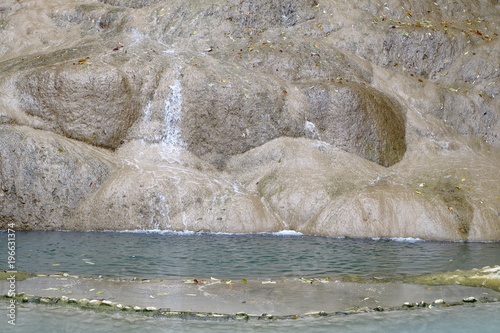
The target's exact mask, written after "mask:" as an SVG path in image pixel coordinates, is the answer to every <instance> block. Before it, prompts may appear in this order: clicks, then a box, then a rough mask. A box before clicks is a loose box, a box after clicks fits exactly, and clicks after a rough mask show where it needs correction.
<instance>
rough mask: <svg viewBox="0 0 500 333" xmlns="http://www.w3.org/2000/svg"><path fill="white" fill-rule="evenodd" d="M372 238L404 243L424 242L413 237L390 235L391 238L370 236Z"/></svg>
mask: <svg viewBox="0 0 500 333" xmlns="http://www.w3.org/2000/svg"><path fill="white" fill-rule="evenodd" d="M371 239H372V240H375V241H378V240H391V241H394V242H406V243H417V242H425V240H424V239H420V238H413V237H392V238H380V237H372V238H371Z"/></svg>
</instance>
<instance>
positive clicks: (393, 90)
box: [0, 0, 500, 241]
mask: <svg viewBox="0 0 500 333" xmlns="http://www.w3.org/2000/svg"><path fill="white" fill-rule="evenodd" d="M498 6H499V5H498V4H496V3H495V2H494V1H486V2H481V3H470V2H468V1H456V2H454V3H453V4H450V3H447V2H444V1H443V2H441V1H420V2H419V3H418V4H413V3H412V4H408V3H407V2H405V1H401V0H391V1H386V2H385V3H384V4H383V5H382V4H378V3H376V2H373V1H362V2H361V1H360V2H356V1H355V2H352V1H341V0H325V1H313V0H311V1H302V2H297V1H287V0H273V1H263V0H262V1H261V0H249V1H232V0H219V1H215V0H204V1H189V2H186V1H168V2H167V1H161V0H155V1H125V0H113V1H111V0H109V1H107V0H106V1H104V0H103V1H89V0H87V1H84V0H72V1H65V2H60V1H54V0H36V1H31V2H17V1H7V2H5V3H4V4H3V5H2V6H1V7H0V32H1V34H0V36H1V37H0V87H1V88H0V124H1V126H0V185H1V186H2V191H1V192H0V227H2V228H6V227H7V225H8V224H9V223H13V224H15V225H16V228H18V229H28V230H29V229H75V230H88V229H97V230H103V229H111V230H120V229H142V228H146V229H151V228H154V229H174V230H195V231H223V232H259V231H277V230H281V229H294V230H297V231H301V232H305V233H314V234H321V235H330V236H347V237H418V238H425V239H439V240H471V241H478V240H499V239H500V199H499V196H500V188H499V187H498V184H499V183H500V178H499V177H500V174H499V173H498V167H499V166H500V141H499V136H498V133H500V122H499V120H498V119H499V114H498V112H499V111H498V110H500V105H499V101H498V100H499V99H498V95H499V93H500V91H499V89H500V88H499V82H498V80H499V72H498V70H499V65H500V63H499V59H498V56H497V54H498V50H499V45H500V43H499V40H498V33H499V31H498V29H499V28H498V24H500V16H499V14H498V13H499V7H498ZM42 147H44V148H42Z"/></svg>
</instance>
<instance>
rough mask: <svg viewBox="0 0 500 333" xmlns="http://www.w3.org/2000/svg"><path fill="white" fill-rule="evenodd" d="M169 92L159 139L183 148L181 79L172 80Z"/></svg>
mask: <svg viewBox="0 0 500 333" xmlns="http://www.w3.org/2000/svg"><path fill="white" fill-rule="evenodd" d="M170 89H171V91H170V93H169V94H168V96H167V98H165V105H164V108H163V113H164V114H163V129H162V133H161V138H160V141H161V142H162V143H164V144H166V145H172V146H176V147H179V148H184V146H185V143H184V142H183V141H182V139H181V129H180V125H181V114H182V85H181V80H179V79H176V80H174V84H173V85H171V86H170Z"/></svg>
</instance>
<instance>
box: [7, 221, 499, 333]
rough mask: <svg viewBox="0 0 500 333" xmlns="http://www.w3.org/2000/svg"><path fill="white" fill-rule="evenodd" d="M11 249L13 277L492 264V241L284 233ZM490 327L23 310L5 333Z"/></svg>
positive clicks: (60, 239) (386, 318) (393, 270)
mask: <svg viewBox="0 0 500 333" xmlns="http://www.w3.org/2000/svg"><path fill="white" fill-rule="evenodd" d="M0 240H1V244H2V247H3V244H6V240H7V235H6V233H0ZM16 246H17V254H16V263H17V269H18V270H25V271H31V272H37V273H55V272H67V273H70V274H79V275H103V276H121V277H131V276H137V277H166V278H175V277H208V276H215V277H219V278H233V279H236V278H256V277H269V278H279V277H292V276H293V277H298V276H310V277H326V276H334V275H340V274H361V275H364V276H401V275H417V274H422V273H430V272H442V271H450V270H456V269H471V268H474V267H483V266H487V265H489V266H494V265H497V264H500V243H449V242H423V241H415V240H406V241H395V240H362V239H335V238H328V237H315V236H305V235H286V234H285V235H283V234H281V235H273V234H256V235H227V234H193V233H172V232H163V233H162V232H150V233H147V232H142V233H141V232H136V233H127V232H120V233H118V232H44V231H37V232H16ZM4 252H7V251H4ZM0 260H2V259H0ZM6 261H7V258H6V256H5V258H4V259H3V260H2V261H1V264H0V268H3V269H5V268H6ZM2 303H4V304H6V303H5V301H2ZM2 307H3V306H2ZM4 308H5V307H4ZM498 327H500V304H499V303H494V304H477V305H471V306H460V307H453V308H441V309H424V310H414V311H397V312H391V313H369V314H359V315H350V316H345V317H328V318H314V319H312V318H307V319H297V320H286V321H273V322H260V321H249V322H217V321H186V320H181V319H166V318H150V317H145V316H141V315H137V314H130V313H127V315H126V316H125V315H124V314H123V313H102V312H93V311H90V310H80V309H76V308H67V307H59V306H47V305H33V304H22V305H20V306H19V307H18V309H17V325H16V327H15V330H12V331H16V332H68V331H70V332H146V331H157V332H207V331H209V332H299V331H300V332H303V333H309V332H333V331H334V332H498ZM12 328H13V327H12V326H10V325H8V324H7V318H6V316H5V317H4V318H3V320H0V332H7V331H8V330H7V329H12ZM9 331H10V330H9Z"/></svg>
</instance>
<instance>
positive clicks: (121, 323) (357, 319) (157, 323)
mask: <svg viewBox="0 0 500 333" xmlns="http://www.w3.org/2000/svg"><path fill="white" fill-rule="evenodd" d="M17 315H18V319H17V325H16V327H15V329H14V327H12V326H9V325H8V324H7V323H6V321H5V320H2V321H1V322H0V331H1V332H37V333H48V332H51V333H52V332H72V333H78V332H86V333H88V332H96V333H97V332H121V333H128V332H130V333H138V332H172V333H174V332H179V333H183V332H186V333H187V332H233V333H236V332H241V333H243V332H277V333H280V332H301V333H327V332H338V333H342V332H349V333H357V332H363V333H367V332H383V333H392V332H394V333H396V332H398V333H399V332H412V333H420V332H421V333H429V332H439V333H448V332H449V333H452V332H453V333H462V332H463V333H466V332H467V333H469V332H481V333H497V332H498V328H499V327H500V306H499V305H498V304H478V305H475V306H467V307H464V306H460V307H454V308H442V309H436V310H434V309H433V310H430V309H423V310H412V311H397V312H387V313H367V314H357V315H350V316H345V317H328V318H314V319H312V318H308V319H296V320H286V321H272V322H260V321H249V322H217V321H187V320H181V319H166V318H149V317H144V316H140V315H135V314H131V315H127V316H124V315H123V314H121V313H116V314H106V313H100V312H93V311H88V310H87V311H86V310H79V309H74V308H71V309H69V308H67V307H66V308H65V307H61V308H60V307H57V306H47V305H32V304H31V305H23V306H20V307H19V308H18V312H17Z"/></svg>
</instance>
